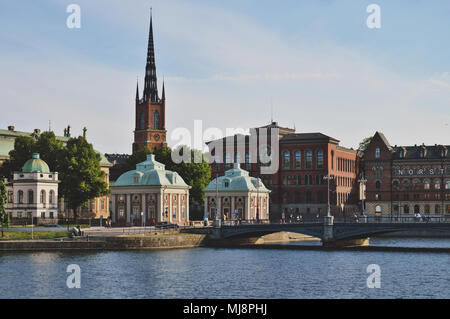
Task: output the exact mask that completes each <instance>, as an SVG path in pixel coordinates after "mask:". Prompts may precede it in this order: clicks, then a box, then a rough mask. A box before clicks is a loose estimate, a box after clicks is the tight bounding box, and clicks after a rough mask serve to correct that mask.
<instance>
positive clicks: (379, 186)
mask: <svg viewBox="0 0 450 319" xmlns="http://www.w3.org/2000/svg"><path fill="white" fill-rule="evenodd" d="M375 188H376V189H380V188H381V182H380V181H376V182H375Z"/></svg>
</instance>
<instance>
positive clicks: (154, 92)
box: [133, 10, 167, 153]
mask: <svg viewBox="0 0 450 319" xmlns="http://www.w3.org/2000/svg"><path fill="white" fill-rule="evenodd" d="M157 84H158V83H157V78H156V64H155V47H154V44H153V25H152V13H151V10H150V31H149V36H148V50H147V65H146V66H145V81H144V91H143V94H142V98H141V99H140V98H139V84H138V85H137V87H136V123H135V130H134V143H133V153H134V152H136V151H137V150H138V149H140V148H142V147H144V146H147V147H149V148H152V149H155V148H159V147H161V146H163V145H165V144H166V133H167V131H166V97H165V89H164V83H163V87H162V96H161V98H159V95H158V85H157Z"/></svg>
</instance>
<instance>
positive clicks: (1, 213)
mask: <svg viewBox="0 0 450 319" xmlns="http://www.w3.org/2000/svg"><path fill="white" fill-rule="evenodd" d="M7 200H8V194H7V191H6V186H5V183H3V180H2V179H0V223H1V224H2V237H3V236H4V233H3V228H4V227H5V225H6V227H8V226H9V215H8V213H6V210H5V206H6V201H7Z"/></svg>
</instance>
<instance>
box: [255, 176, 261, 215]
mask: <svg viewBox="0 0 450 319" xmlns="http://www.w3.org/2000/svg"><path fill="white" fill-rule="evenodd" d="M259 186H260V183H259V178H258V179H257V180H256V223H259Z"/></svg>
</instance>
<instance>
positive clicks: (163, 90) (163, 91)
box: [161, 81, 166, 101]
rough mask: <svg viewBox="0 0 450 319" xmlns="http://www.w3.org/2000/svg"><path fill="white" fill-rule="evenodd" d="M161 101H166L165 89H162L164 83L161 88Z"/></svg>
mask: <svg viewBox="0 0 450 319" xmlns="http://www.w3.org/2000/svg"><path fill="white" fill-rule="evenodd" d="M161 99H162V100H163V101H164V100H165V99H166V89H165V88H164V81H163V88H162V97H161Z"/></svg>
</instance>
